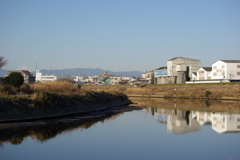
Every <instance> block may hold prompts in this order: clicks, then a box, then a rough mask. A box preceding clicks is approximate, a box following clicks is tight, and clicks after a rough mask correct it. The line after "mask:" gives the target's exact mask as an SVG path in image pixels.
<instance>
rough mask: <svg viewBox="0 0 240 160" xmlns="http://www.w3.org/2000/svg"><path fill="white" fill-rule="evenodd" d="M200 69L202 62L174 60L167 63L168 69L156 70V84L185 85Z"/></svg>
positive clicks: (180, 58) (181, 58) (186, 59)
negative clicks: (193, 73)
mask: <svg viewBox="0 0 240 160" xmlns="http://www.w3.org/2000/svg"><path fill="white" fill-rule="evenodd" d="M200 67H201V61H200V60H196V59H191V58H185V57H175V58H172V59H170V60H168V61H167V67H160V68H158V69H156V70H155V72H154V74H155V76H154V77H155V83H157V84H171V83H185V82H186V81H189V80H190V79H191V78H192V72H197V71H198V70H199V68H200Z"/></svg>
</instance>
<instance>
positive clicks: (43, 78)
mask: <svg viewBox="0 0 240 160" xmlns="http://www.w3.org/2000/svg"><path fill="white" fill-rule="evenodd" d="M43 79H54V77H43Z"/></svg>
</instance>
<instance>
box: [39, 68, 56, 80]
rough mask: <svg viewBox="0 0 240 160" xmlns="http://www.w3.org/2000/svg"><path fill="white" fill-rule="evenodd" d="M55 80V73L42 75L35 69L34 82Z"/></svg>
mask: <svg viewBox="0 0 240 160" xmlns="http://www.w3.org/2000/svg"><path fill="white" fill-rule="evenodd" d="M49 81H57V76H56V75H53V74H51V75H43V74H42V73H41V72H40V71H39V70H36V82H49Z"/></svg>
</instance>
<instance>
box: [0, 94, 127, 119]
mask: <svg viewBox="0 0 240 160" xmlns="http://www.w3.org/2000/svg"><path fill="white" fill-rule="evenodd" d="M130 103H131V102H130V101H129V100H128V98H127V96H126V95H124V94H122V93H115V94H110V93H106V92H90V91H89V92H86V95H84V96H80V95H60V94H55V93H49V92H38V93H36V94H33V95H31V96H6V97H1V98H0V122H16V121H29V120H38V119H46V118H56V117H63V116H69V115H74V114H80V113H88V112H93V111H99V110H104V109H107V108H111V107H116V106H120V105H127V104H130Z"/></svg>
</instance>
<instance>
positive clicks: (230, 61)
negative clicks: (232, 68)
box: [220, 60, 240, 63]
mask: <svg viewBox="0 0 240 160" xmlns="http://www.w3.org/2000/svg"><path fill="white" fill-rule="evenodd" d="M220 61H223V62H225V63H240V60H220Z"/></svg>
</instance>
